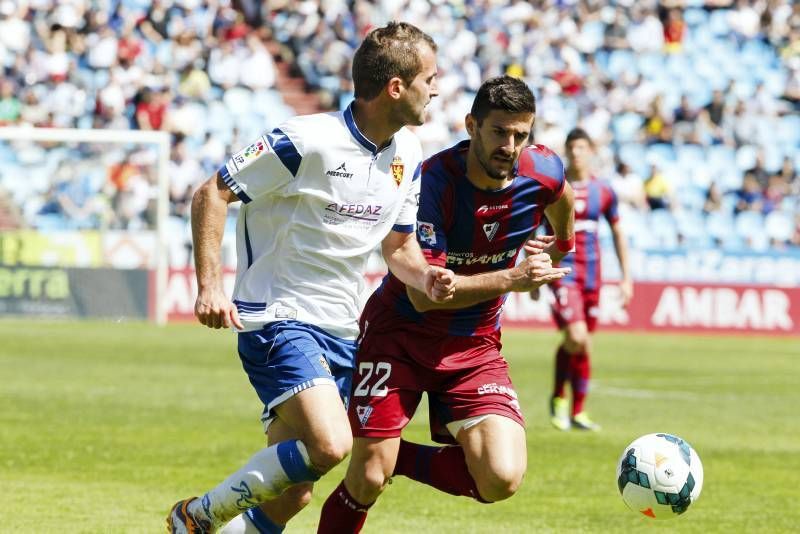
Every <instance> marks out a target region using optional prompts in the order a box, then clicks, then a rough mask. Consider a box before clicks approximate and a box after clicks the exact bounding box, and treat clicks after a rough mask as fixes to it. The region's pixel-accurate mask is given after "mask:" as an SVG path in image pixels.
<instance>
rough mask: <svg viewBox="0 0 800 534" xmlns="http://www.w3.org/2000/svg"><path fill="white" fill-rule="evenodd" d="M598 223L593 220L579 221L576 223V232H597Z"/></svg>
mask: <svg viewBox="0 0 800 534" xmlns="http://www.w3.org/2000/svg"><path fill="white" fill-rule="evenodd" d="M598 226H599V225H598V223H597V221H595V220H592V219H579V220H577V221H575V231H576V232H597V228H598Z"/></svg>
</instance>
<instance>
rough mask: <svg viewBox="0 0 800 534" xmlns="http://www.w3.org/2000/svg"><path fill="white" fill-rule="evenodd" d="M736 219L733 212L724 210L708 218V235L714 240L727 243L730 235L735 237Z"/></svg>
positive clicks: (710, 214) (713, 213)
mask: <svg viewBox="0 0 800 534" xmlns="http://www.w3.org/2000/svg"><path fill="white" fill-rule="evenodd" d="M733 226H734V218H733V215H731V211H729V210H726V209H724V208H723V209H722V210H721V211H715V212H712V213H709V214H708V215H707V216H706V233H707V234H708V235H709V236H711V237H712V238H714V239H717V240H719V241H721V242H722V241H725V238H726V237H727V236H728V235H729V234H733V235H735V233H736V232H734V228H733Z"/></svg>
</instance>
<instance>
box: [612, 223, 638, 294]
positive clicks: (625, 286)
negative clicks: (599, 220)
mask: <svg viewBox="0 0 800 534" xmlns="http://www.w3.org/2000/svg"><path fill="white" fill-rule="evenodd" d="M611 236H612V237H613V238H614V250H615V251H616V253H617V259H618V260H619V267H620V271H621V272H622V280H620V282H619V290H620V294H621V295H622V305H623V306H627V305H628V304H629V303H630V302H631V299H632V298H633V279H632V278H631V269H630V265H629V264H628V241H627V240H626V239H625V233H624V232H623V231H622V228H621V227H620V224H619V222H615V223H613V224H612V225H611Z"/></svg>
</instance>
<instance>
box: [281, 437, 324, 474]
mask: <svg viewBox="0 0 800 534" xmlns="http://www.w3.org/2000/svg"><path fill="white" fill-rule="evenodd" d="M299 442H300V440H297V439H292V440H289V441H282V442H281V443H278V460H280V462H281V467H282V468H283V470H284V471H285V472H286V476H287V477H289V480H291V481H292V482H295V483H298V482H314V481H316V480H319V475H318V474H317V473H315V472H314V471H313V470H312V469H311V467H310V466H309V465H307V464H306V460H305V458H304V455H303V453H301V452H300V449H299V448H298V447H297V444H298V443H299Z"/></svg>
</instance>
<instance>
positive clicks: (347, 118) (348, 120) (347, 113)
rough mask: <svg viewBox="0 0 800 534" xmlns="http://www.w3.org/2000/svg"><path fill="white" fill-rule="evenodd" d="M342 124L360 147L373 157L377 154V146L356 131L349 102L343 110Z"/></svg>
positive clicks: (351, 105)
mask: <svg viewBox="0 0 800 534" xmlns="http://www.w3.org/2000/svg"><path fill="white" fill-rule="evenodd" d="M344 123H345V124H346V125H347V129H348V130H350V134H351V135H352V136H353V137H354V138H355V140H356V141H358V143H359V144H360V145H361V146H363V147H364V148H366V149H367V150H369V151H370V152H371V153H372V154H373V155H375V154H377V153H378V145H376V144H375V143H373V142H372V141H370V140H369V139H367V138H366V136H365V135H364V134H362V133H361V130H359V129H358V126H356V121H355V119H353V103H352V102H350V105H348V106H347V109H345V110H344Z"/></svg>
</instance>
